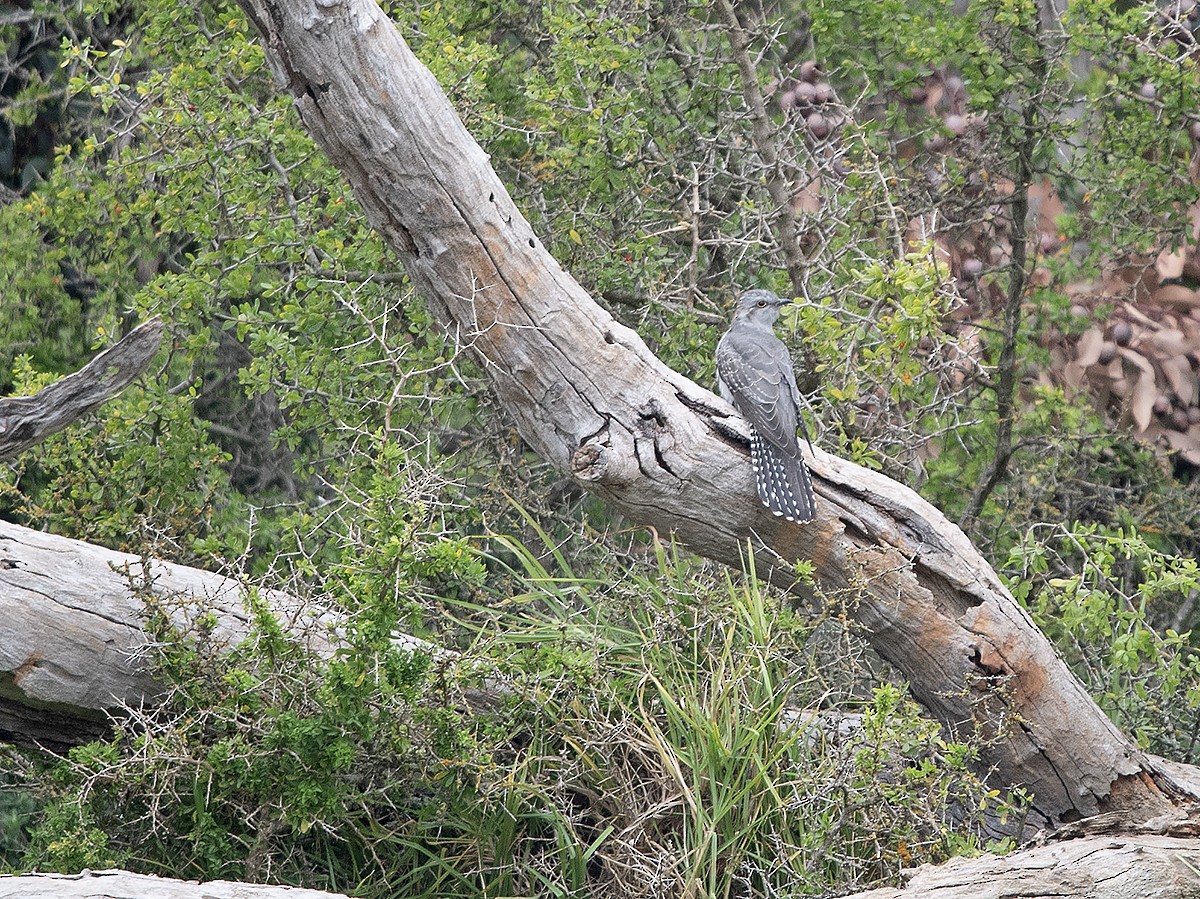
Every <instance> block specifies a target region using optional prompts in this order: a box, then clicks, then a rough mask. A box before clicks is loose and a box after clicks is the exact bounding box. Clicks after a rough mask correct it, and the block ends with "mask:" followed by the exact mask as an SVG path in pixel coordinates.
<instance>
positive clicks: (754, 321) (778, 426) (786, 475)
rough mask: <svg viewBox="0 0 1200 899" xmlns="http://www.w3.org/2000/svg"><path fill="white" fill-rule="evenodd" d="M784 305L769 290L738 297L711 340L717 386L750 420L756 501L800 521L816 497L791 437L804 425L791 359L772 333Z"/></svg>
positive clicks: (796, 442)
mask: <svg viewBox="0 0 1200 899" xmlns="http://www.w3.org/2000/svg"><path fill="white" fill-rule="evenodd" d="M789 303H791V300H785V299H780V298H779V297H777V296H776V295H775V294H773V293H771V291H769V290H748V291H746V292H745V293H743V294H742V295H741V296H740V297H738V302H737V309H736V310H735V311H734V314H733V321H732V322H730V324H729V330H728V331H726V332H725V335H724V336H723V337H722V338H721V340H720V342H719V343H718V344H717V386H718V387H719V388H720V391H721V396H723V397H724V398H725V400H726V401H727V402H728V403H730V404H731V405H732V406H733V407H734V408H735V409H737V410H738V412H740V413H741V415H742V417H743V418H745V419H746V421H747V422H749V423H750V429H751V437H750V461H751V462H752V463H753V464H754V478H755V481H756V483H757V485H758V496H759V499H761V500H762V502H763V505H764V506H766V507H767V508H768V509H770V510H771V511H772V512H774V513H775V514H776V515H781V516H783V517H784V518H786V519H787V520H788V521H797V522H805V521H812V520H813V518H814V517H815V515H816V501H815V500H814V498H813V487H812V477H811V476H810V475H809V473H808V467H807V466H806V465H805V464H804V459H803V458H802V457H801V454H800V440H799V438H798V437H797V435H796V431H797V429H803V428H804V420H803V419H802V418H801V417H800V391H799V390H798V389H797V387H796V373H795V371H793V369H792V357H791V355H790V354H789V353H788V350H787V347H786V346H784V345H783V341H782V340H780V339H779V338H778V337H776V336H775V331H774V325H775V321H776V320H777V319H778V318H779V310H780V308H781V307H783V306H786V305H788V304H789ZM807 439H808V435H807V433H806V434H805V440H807Z"/></svg>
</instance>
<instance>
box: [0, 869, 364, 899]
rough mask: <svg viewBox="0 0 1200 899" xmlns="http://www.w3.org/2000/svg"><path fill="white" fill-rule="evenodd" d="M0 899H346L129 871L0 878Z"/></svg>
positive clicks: (316, 891)
mask: <svg viewBox="0 0 1200 899" xmlns="http://www.w3.org/2000/svg"><path fill="white" fill-rule="evenodd" d="M0 899H347V897H346V896H345V895H344V894H342V893H326V892H323V891H321V890H305V889H298V888H296V887H282V886H268V885H266V884H259V883H235V882H233V881H228V880H211V881H209V882H208V883H205V884H199V883H196V882H195V881H191V880H173V879H171V878H167V877H153V876H151V875H148V874H131V873H130V872H128V871H115V870H114V871H84V872H82V873H80V874H23V875H20V876H11V875H0Z"/></svg>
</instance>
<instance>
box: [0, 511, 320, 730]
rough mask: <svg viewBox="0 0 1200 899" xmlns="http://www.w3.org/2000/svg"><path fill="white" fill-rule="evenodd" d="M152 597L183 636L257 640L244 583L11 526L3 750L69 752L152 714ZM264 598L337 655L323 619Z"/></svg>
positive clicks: (6, 547)
mask: <svg viewBox="0 0 1200 899" xmlns="http://www.w3.org/2000/svg"><path fill="white" fill-rule="evenodd" d="M148 597H155V598H157V599H158V600H160V601H161V604H162V606H163V608H164V609H165V610H166V611H167V612H168V613H169V614H170V615H171V617H172V620H173V621H174V622H175V623H176V624H177V625H178V626H180V627H186V626H187V624H188V619H189V618H191V617H192V616H193V613H195V614H198V613H206V614H208V613H211V614H213V615H214V616H215V618H216V627H215V629H214V630H213V639H215V640H217V641H218V642H219V644H221V643H223V644H230V645H232V644H233V643H236V642H237V641H239V640H241V639H242V638H243V637H245V636H246V635H247V634H248V633H249V630H250V627H249V625H250V622H249V618H248V616H247V614H246V612H245V610H244V601H243V600H244V597H245V588H244V587H243V586H242V585H241V584H240V583H238V582H237V581H235V580H232V579H230V578H226V577H222V576H221V575H218V574H212V573H211V572H207V571H200V570H198V569H195V568H187V567H185V566H182V565H174V564H171V563H169V562H161V561H153V560H147V559H141V558H138V557H137V556H131V555H127V554H125V553H119V552H113V551H112V550H109V549H104V548H102V547H99V546H93V545H92V544H89V543H84V542H82V541H79V540H70V539H68V538H66V537H56V536H53V535H51V534H44V533H41V532H40V531H33V530H30V529H29V528H23V527H20V526H19V525H15V524H10V523H8V522H4V521H0V621H3V622H4V627H3V628H0V741H3V742H10V743H17V744H21V745H30V744H36V745H40V746H44V747H46V748H48V749H52V750H56V751H58V750H64V749H66V748H68V747H70V746H73V745H77V744H79V743H83V742H86V741H88V740H91V739H97V738H100V737H103V736H105V735H106V734H107V733H108V732H109V712H111V711H113V710H115V709H116V708H118V707H120V706H123V705H128V706H134V707H136V706H139V705H141V704H143V703H152V702H153V701H154V699H155V697H156V696H158V695H160V693H161V690H160V687H159V686H158V685H157V684H156V683H155V682H154V681H153V680H152V678H151V677H150V675H149V674H148V673H147V672H146V671H145V669H144V667H143V666H142V665H141V664H140V656H141V651H142V649H143V648H144V647H145V645H146V635H145V634H144V632H143V631H142V623H143V619H144V609H145V600H146V599H147V598H148ZM263 598H264V599H265V600H266V602H267V604H268V605H269V607H270V608H272V609H273V610H274V611H275V612H276V613H277V614H278V615H280V616H281V620H282V621H284V622H285V623H287V624H290V625H291V626H293V627H294V628H295V629H296V630H298V631H300V630H302V631H303V632H304V633H305V634H307V635H309V639H310V640H311V641H312V642H311V644H310V645H312V647H313V648H314V649H316V650H318V651H322V652H328V651H330V647H331V644H330V643H329V642H328V641H327V640H325V635H327V634H329V633H330V630H331V629H330V627H329V626H328V620H327V619H322V616H321V615H320V611H319V610H316V609H313V608H311V607H310V606H308V605H307V604H304V603H301V602H300V601H299V600H298V599H296V598H294V597H291V596H288V595H287V594H285V593H276V592H269V593H267V594H265V595H263Z"/></svg>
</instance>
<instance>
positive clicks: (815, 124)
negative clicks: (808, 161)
mask: <svg viewBox="0 0 1200 899" xmlns="http://www.w3.org/2000/svg"><path fill="white" fill-rule="evenodd" d="M804 124H805V125H807V126H808V132H809V134H811V135H812V136H813V137H815V138H816V139H817V140H822V139H824V138H826V137H828V136H829V122H828V121H826V119H825V116H823V115H821V114H820V113H819V112H814V113H813V114H812V115H810V116H809V117H808V118H807V119H806V120H805V122H804Z"/></svg>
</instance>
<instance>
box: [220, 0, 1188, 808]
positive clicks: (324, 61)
mask: <svg viewBox="0 0 1200 899" xmlns="http://www.w3.org/2000/svg"><path fill="white" fill-rule="evenodd" d="M239 3H240V5H241V6H242V7H243V8H244V9H245V10H246V11H247V13H248V14H249V15H250V17H251V19H252V21H253V22H254V24H255V25H256V27H257V28H258V29H259V31H260V32H261V34H262V37H263V43H264V46H265V48H266V54H267V59H268V62H269V64H270V65H271V68H272V70H273V71H274V73H275V75H276V78H277V81H278V84H279V86H280V88H281V89H282V90H286V91H287V92H288V93H289V94H291V96H292V97H293V98H294V100H295V103H296V106H297V109H298V110H299V112H300V115H301V117H302V119H303V121H304V123H305V125H306V126H307V127H308V129H309V130H310V131H311V133H312V134H313V136H314V137H315V138H316V140H317V142H318V143H319V144H320V145H321V147H322V148H323V149H324V150H325V152H326V153H327V154H328V155H329V158H330V159H331V160H332V161H333V163H334V164H335V165H336V166H337V167H338V168H340V169H341V170H342V172H343V173H344V174H345V176H346V177H347V179H348V180H349V182H350V184H351V186H352V188H353V190H354V192H355V195H356V196H357V198H358V199H359V201H360V202H361V203H362V205H363V207H364V208H365V210H366V212H367V215H368V216H369V218H370V220H371V223H372V224H373V225H374V227H375V228H376V229H378V231H379V232H380V233H381V234H382V235H383V236H384V238H385V239H386V240H387V242H388V243H389V244H390V245H391V247H392V249H393V250H395V252H396V253H397V254H398V255H399V257H400V258H401V260H402V261H403V262H404V264H405V266H406V267H407V269H408V272H409V274H410V275H411V277H412V279H413V281H414V283H415V284H416V286H417V287H418V289H419V290H420V291H421V293H422V294H423V295H424V296H425V298H426V299H427V300H428V302H429V303H430V306H431V308H432V309H433V311H434V312H435V314H436V315H437V316H438V317H439V318H440V320H441V321H442V323H443V324H444V325H445V326H446V327H447V328H449V329H450V330H451V332H452V333H455V334H457V335H458V336H459V338H460V340H461V343H462V346H463V348H464V349H466V350H468V351H470V352H471V353H472V354H473V355H474V357H475V358H476V359H477V360H478V361H479V363H480V367H481V368H482V369H483V370H484V371H485V372H487V374H488V376H489V377H490V378H491V381H492V386H493V388H494V390H495V392H496V395H497V397H498V399H499V401H500V404H501V405H502V406H503V407H504V409H505V410H506V411H507V412H508V413H509V414H510V415H511V416H512V417H513V418H514V419H515V421H516V423H517V425H518V427H519V429H520V432H521V434H522V436H523V437H524V439H525V440H526V441H527V442H528V443H529V445H530V446H531V447H533V448H534V449H535V450H536V451H537V452H538V453H539V454H540V455H541V456H542V457H543V458H545V459H547V460H549V461H550V462H552V463H553V464H554V465H556V466H557V467H558V468H559V469H561V470H562V471H564V472H570V473H571V474H572V475H573V476H574V477H575V478H576V479H577V480H578V481H579V482H580V483H581V484H583V485H585V486H587V487H588V488H589V489H591V490H593V491H594V492H595V493H597V494H598V495H599V496H601V497H602V498H603V499H605V500H606V501H608V502H609V503H610V504H611V505H612V506H613V507H614V508H615V509H618V510H619V511H620V512H622V513H623V514H625V515H626V516H628V517H629V518H630V519H632V520H633V521H636V522H639V523H641V524H644V525H647V526H652V527H655V528H658V529H659V530H661V531H664V532H666V531H674V532H675V533H676V534H677V535H678V536H679V537H680V538H681V539H682V540H683V541H684V542H685V543H686V544H687V545H688V546H689V547H690V548H691V549H692V550H694V551H696V552H698V553H700V554H703V555H705V556H709V557H711V558H713V559H718V560H720V561H723V562H726V563H729V564H732V565H737V564H739V561H740V559H741V554H742V553H743V552H744V546H745V541H747V540H749V541H750V542H751V544H752V545H753V546H754V547H755V553H756V564H757V565H758V568H759V571H760V572H762V571H764V569H767V570H768V574H769V576H770V578H771V579H772V580H773V581H774V582H775V583H776V584H782V585H787V586H790V587H791V589H793V590H794V591H795V592H796V593H797V594H798V595H801V596H804V595H806V590H805V589H804V587H803V586H802V585H799V584H797V583H795V578H794V575H793V574H792V568H791V564H792V562H794V561H795V560H797V559H811V560H812V562H813V564H814V565H815V568H816V573H817V580H818V582H819V584H820V587H821V591H822V593H823V594H824V596H825V597H827V598H828V599H829V600H830V601H833V602H839V603H844V604H845V606H846V608H847V609H848V610H849V611H850V612H851V613H852V614H853V615H854V616H855V617H856V618H857V620H858V622H859V623H860V624H861V625H862V626H863V629H864V630H865V632H866V634H867V635H868V637H869V639H870V641H871V643H872V645H873V646H874V647H875V649H876V650H877V651H878V652H879V653H880V655H882V656H883V657H884V658H885V659H887V660H888V661H889V662H891V663H892V664H893V665H895V666H896V667H897V668H898V669H899V670H900V672H901V673H902V674H903V675H904V676H905V677H906V678H908V680H909V682H910V683H911V686H912V691H913V693H914V695H915V696H916V697H917V698H918V699H920V701H921V702H923V703H924V705H925V706H926V707H927V708H928V709H929V710H930V711H931V712H933V713H934V714H935V715H937V716H938V718H939V719H940V720H942V721H943V722H945V723H946V725H947V726H948V727H950V728H952V729H958V728H962V727H964V726H967V727H971V726H977V727H979V728H981V729H982V730H983V731H984V732H985V733H986V735H987V736H988V737H989V738H990V742H989V744H988V747H987V749H986V752H987V758H986V759H985V761H986V763H987V764H989V765H991V766H993V767H994V768H995V771H996V777H997V780H998V782H999V783H1000V784H1001V785H1021V786H1024V787H1026V788H1027V789H1029V790H1030V791H1031V792H1032V794H1033V797H1034V799H1033V807H1032V810H1031V816H1030V818H1029V824H1030V825H1031V826H1033V827H1035V828H1036V827H1044V826H1049V827H1055V826H1057V825H1059V824H1060V823H1062V822H1064V821H1071V820H1076V819H1078V818H1081V817H1085V816H1089V815H1094V814H1096V813H1097V812H1102V811H1114V812H1120V813H1121V814H1122V815H1123V816H1124V817H1125V818H1126V819H1127V820H1128V821H1130V822H1134V821H1142V820H1146V819H1148V818H1152V817H1155V816H1157V815H1160V814H1162V813H1163V812H1164V811H1166V810H1167V809H1169V808H1170V805H1171V801H1172V800H1173V799H1175V798H1176V796H1175V790H1174V788H1173V786H1172V783H1171V782H1170V780H1169V779H1168V778H1165V777H1162V776H1161V775H1160V773H1158V772H1156V771H1155V769H1154V766H1153V765H1152V764H1151V762H1150V761H1149V760H1148V759H1147V758H1145V757H1144V756H1143V754H1142V753H1140V752H1139V751H1138V750H1137V748H1136V747H1135V746H1134V745H1133V744H1132V743H1131V742H1130V741H1129V740H1128V739H1127V738H1126V737H1125V736H1123V735H1122V734H1121V733H1119V732H1118V731H1117V729H1116V728H1115V727H1114V726H1113V725H1112V724H1111V723H1110V722H1109V720H1108V719H1107V718H1106V717H1105V716H1104V714H1103V713H1102V712H1101V711H1100V709H1099V708H1098V707H1097V706H1096V705H1095V703H1093V702H1092V701H1091V699H1090V698H1089V697H1088V695H1087V694H1086V692H1085V691H1084V689H1083V687H1082V686H1081V685H1080V683H1079V682H1078V680H1076V678H1074V677H1073V676H1072V675H1071V673H1070V672H1069V671H1068V669H1067V668H1066V666H1065V665H1064V664H1063V663H1062V662H1061V661H1060V660H1059V658H1058V657H1057V655H1056V654H1055V652H1054V649H1053V647H1052V646H1051V645H1050V644H1049V643H1048V642H1047V641H1046V640H1045V639H1044V637H1043V636H1042V635H1041V634H1040V633H1039V632H1038V630H1037V629H1036V628H1035V627H1034V625H1033V623H1032V621H1031V620H1030V618H1029V616H1028V615H1027V614H1026V613H1025V611H1024V610H1023V609H1021V608H1020V607H1019V606H1018V605H1017V604H1016V603H1015V602H1014V601H1013V599H1012V597H1011V596H1010V595H1009V593H1008V591H1007V590H1006V589H1005V588H1004V586H1003V585H1002V584H1001V583H1000V581H999V579H998V578H997V577H996V575H995V573H994V572H993V571H992V569H991V568H990V567H989V566H988V564H987V563H986V562H985V561H984V560H983V559H982V558H981V557H980V556H979V554H978V553H977V552H976V551H975V550H974V548H973V547H972V546H971V544H970V543H969V542H968V541H967V539H966V538H965V537H964V535H963V534H962V532H961V531H959V529H958V528H956V527H955V526H954V525H952V524H951V523H950V522H948V521H947V520H946V519H945V517H944V516H942V514H941V513H940V512H938V511H937V510H936V509H934V508H933V507H932V506H930V505H929V504H928V503H926V502H925V501H923V500H922V499H921V498H920V497H918V496H917V495H916V494H915V493H913V492H912V491H911V490H908V489H907V488H905V487H903V486H901V485H899V484H897V483H895V482H893V481H891V480H889V479H887V478H885V477H883V476H881V475H879V474H876V473H874V472H871V471H868V470H865V469H863V468H860V467H858V466H855V465H852V464H851V463H849V462H846V461H844V460H841V459H837V458H834V457H832V456H829V455H827V454H825V453H822V452H817V454H816V460H815V462H814V464H813V465H812V468H813V471H814V474H815V475H816V480H817V494H818V518H817V521H815V522H814V523H812V524H810V525H793V524H789V523H787V522H785V521H782V520H779V519H775V518H773V517H772V516H771V514H770V513H769V512H767V511H766V510H765V509H764V508H763V507H762V506H761V505H759V503H758V500H757V497H756V495H755V488H754V481H753V477H752V475H751V469H750V464H749V458H748V455H747V452H746V440H745V438H746V431H745V425H744V423H743V422H742V421H741V420H740V419H738V418H737V417H736V416H735V415H734V413H733V411H732V410H731V409H730V408H729V406H727V405H726V404H725V403H723V402H722V401H721V400H719V399H718V398H716V397H715V396H713V395H712V394H711V393H710V392H709V391H707V390H705V389H704V388H702V387H700V386H698V385H696V384H694V383H693V382H691V381H690V380H688V379H687V378H686V377H684V376H683V375H680V374H678V373H676V372H674V371H671V370H670V369H669V368H667V367H666V366H665V365H663V364H662V363H661V362H660V361H659V360H658V359H656V358H655V357H654V356H653V355H652V354H651V353H650V352H649V350H648V349H647V348H646V346H645V344H644V343H643V342H642V340H641V339H640V338H639V337H638V336H637V335H636V334H634V333H633V332H632V331H631V330H629V329H628V328H626V327H624V326H622V325H620V324H618V323H617V322H616V321H614V320H613V319H612V317H611V316H609V315H608V314H607V313H606V312H605V311H604V310H602V309H601V308H600V307H598V306H597V305H596V304H595V303H594V302H593V301H592V300H591V298H590V297H589V296H588V295H587V293H586V292H585V291H584V290H583V289H582V288H581V287H580V285H579V284H577V283H576V282H575V281H574V280H573V279H572V278H571V277H570V276H569V275H568V274H567V273H566V272H564V271H563V270H562V268H561V267H560V266H559V265H558V263H557V262H556V261H555V260H554V258H553V257H551V256H550V254H549V253H548V252H547V251H546V250H545V249H544V248H543V247H542V245H541V243H540V241H539V240H538V238H537V236H536V235H535V234H534V233H533V230H532V228H531V227H530V226H529V224H528V222H527V221H526V220H525V218H524V217H523V216H522V215H521V213H520V212H519V211H518V210H517V208H516V206H515V205H514V204H513V201H512V199H511V198H510V197H509V195H508V193H507V191H506V190H505V189H504V186H503V185H502V184H501V183H500V181H499V179H498V178H497V176H496V175H495V173H494V172H493V171H492V169H491V167H490V165H489V163H488V158H487V155H486V154H485V153H484V151H483V150H482V149H481V148H480V147H479V145H478V144H476V143H475V141H474V140H473V139H472V138H471V136H470V135H469V134H468V133H467V131H466V130H465V128H464V127H463V126H462V123H461V122H460V121H459V119H458V118H457V116H456V115H455V113H454V110H453V109H452V108H451V107H450V105H449V103H448V101H447V100H446V97H445V95H444V94H443V93H442V91H441V89H440V88H439V87H438V85H437V83H436V82H435V80H434V79H433V77H432V75H431V74H430V73H429V71H428V70H426V69H425V68H424V66H422V65H421V64H420V63H419V62H418V61H417V60H416V58H415V57H414V56H413V54H412V53H411V51H410V50H409V49H408V47H407V45H406V44H405V42H404V40H403V39H402V38H401V36H400V34H399V33H398V32H397V30H396V29H395V27H394V26H393V25H392V24H391V23H390V22H389V21H388V19H387V18H386V16H384V14H383V13H382V12H381V11H380V9H379V7H378V6H376V5H375V4H374V3H373V2H371V0H239ZM743 286H749V285H743Z"/></svg>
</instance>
